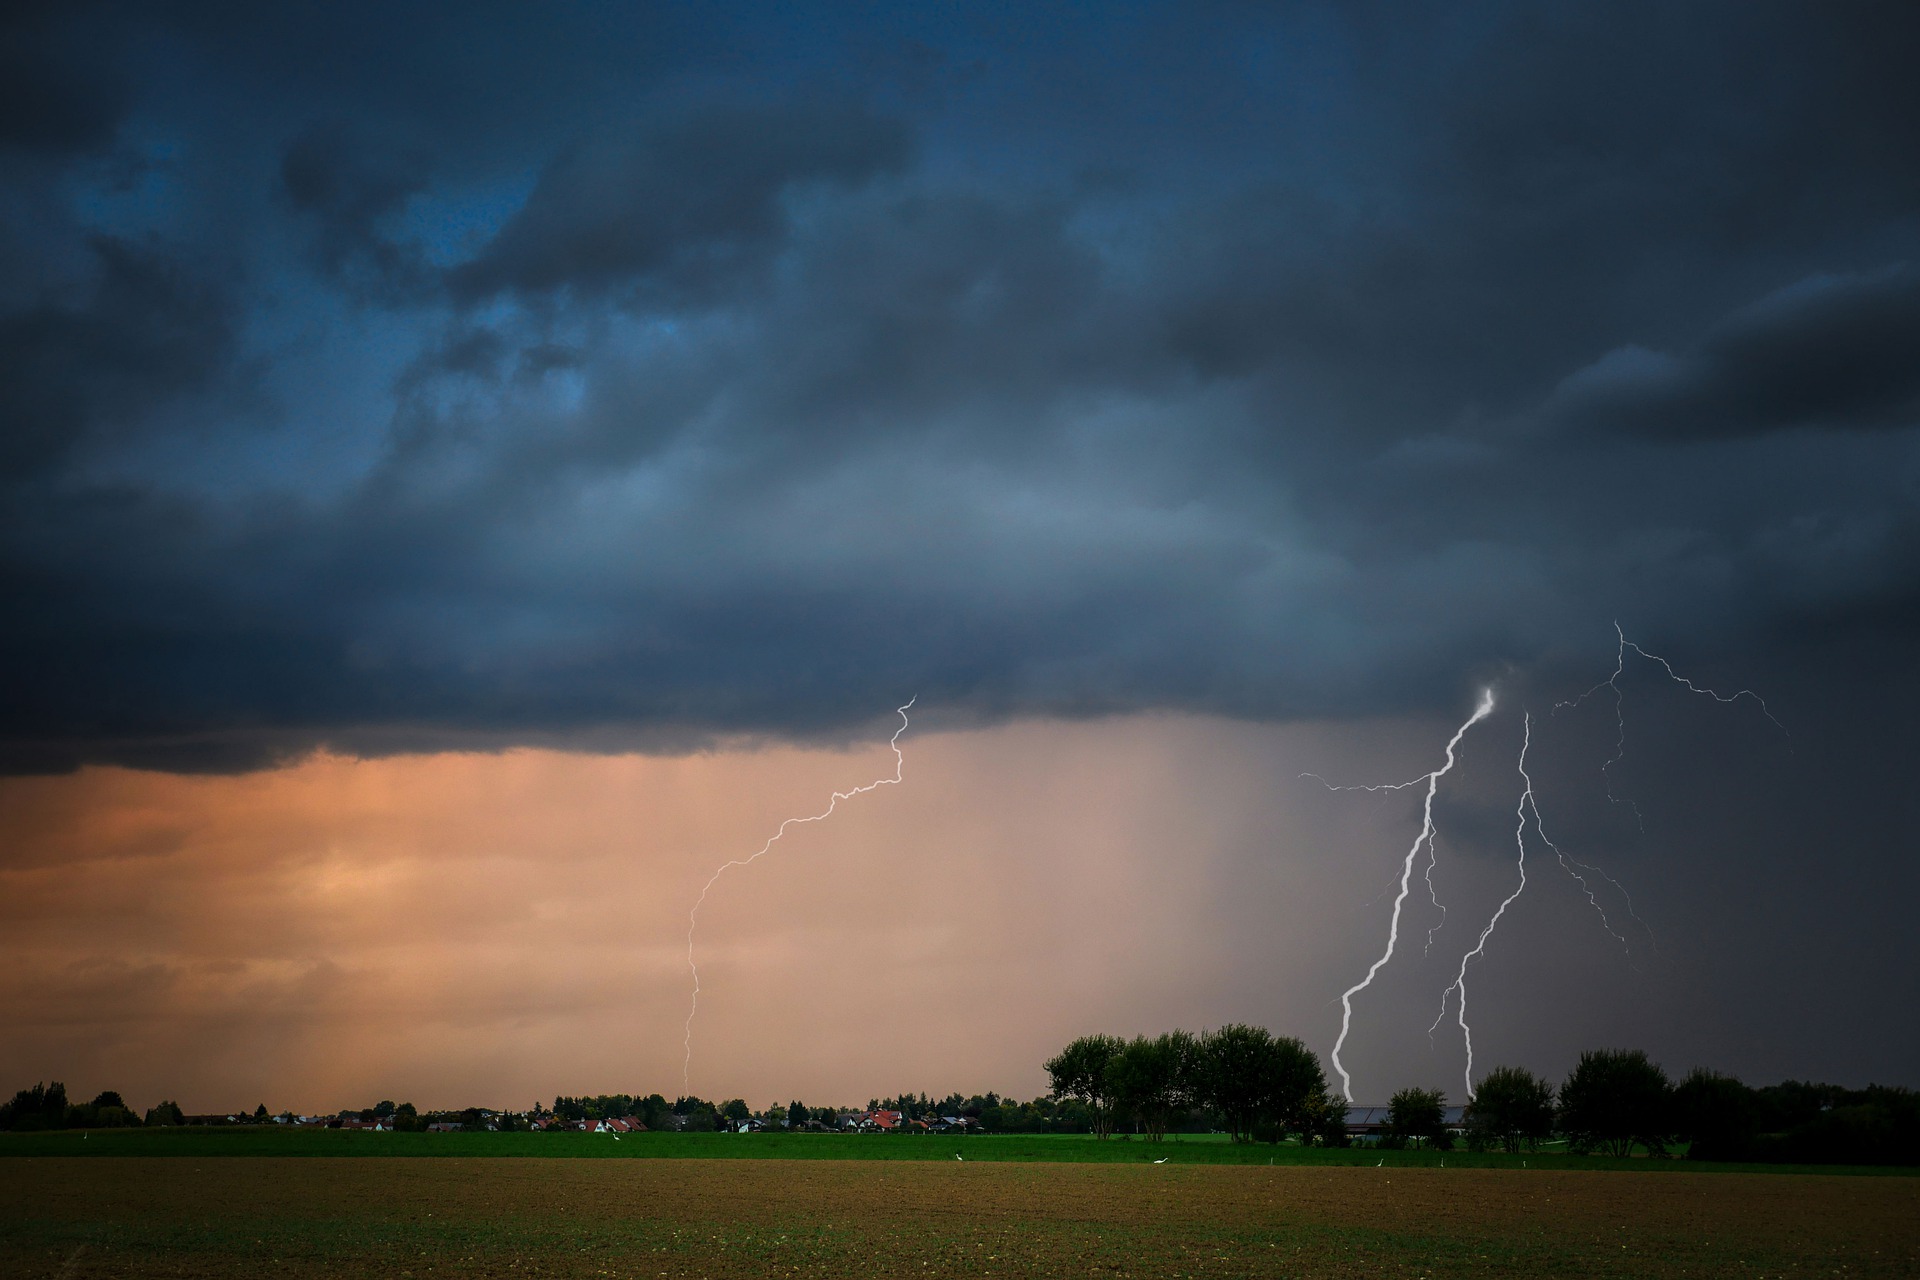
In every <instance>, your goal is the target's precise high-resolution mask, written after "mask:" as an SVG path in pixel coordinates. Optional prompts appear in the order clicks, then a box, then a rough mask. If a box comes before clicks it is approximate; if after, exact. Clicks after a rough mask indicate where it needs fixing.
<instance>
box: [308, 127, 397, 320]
mask: <svg viewBox="0 0 1920 1280" xmlns="http://www.w3.org/2000/svg"><path fill="white" fill-rule="evenodd" d="M426 165H427V158H426V157H425V156H424V155H421V154H407V153H405V152H403V151H399V150H397V149H395V148H393V147H392V146H391V145H389V144H387V143H386V142H384V141H383V140H382V139H380V138H377V137H373V138H369V137H365V136H360V135H356V134H355V133H354V132H353V131H351V130H350V129H348V128H347V127H345V126H335V127H331V128H322V127H315V128H312V129H309V130H308V131H307V132H306V133H303V134H302V135H301V136H300V137H298V138H295V139H294V140H293V142H292V144H291V145H289V146H288V147H287V150H286V153H285V155H284V156H283V157H282V158H281V162H280V181H281V185H282V187H283V188H284V190H285V193H286V196H287V199H288V201H289V202H290V203H291V204H292V205H293V207H294V208H295V209H296V210H298V211H299V212H300V213H301V214H303V215H306V216H307V217H308V219H309V220H310V221H311V223H312V225H313V228H314V251H315V253H316V255H317V257H318V260H319V264H320V266H321V268H322V269H323V270H324V271H326V272H327V273H328V274H329V275H332V276H334V277H336V278H340V279H342V280H343V281H344V282H346V283H348V284H349V285H352V286H355V287H357V288H359V289H362V290H366V289H371V290H375V291H394V290H405V289H406V288H407V287H408V286H409V285H413V286H415V287H417V286H418V284H419V283H420V282H421V277H422V275H423V271H424V264H423V263H422V262H420V261H419V258H418V255H417V253H414V252H412V251H411V249H410V246H407V245H404V244H400V243H396V242H395V240H394V239H393V238H392V237H391V236H390V234H389V233H388V231H387V228H386V226H385V223H386V222H387V220H389V219H391V218H392V217H393V215H395V214H396V213H398V212H399V210H400V209H401V207H402V206H403V205H404V204H405V203H406V201H407V199H408V198H409V197H410V196H413V195H416V194H418V193H419V192H420V191H422V190H424V189H425V187H426V183H427V176H428V175H427V172H426Z"/></svg>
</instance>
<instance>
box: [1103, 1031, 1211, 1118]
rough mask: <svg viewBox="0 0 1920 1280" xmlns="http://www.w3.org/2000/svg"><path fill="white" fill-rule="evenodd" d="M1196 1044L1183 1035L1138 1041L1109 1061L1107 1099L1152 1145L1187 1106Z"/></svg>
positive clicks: (1176, 1033)
mask: <svg viewBox="0 0 1920 1280" xmlns="http://www.w3.org/2000/svg"><path fill="white" fill-rule="evenodd" d="M1198 1052H1199V1051H1198V1042H1197V1041H1196V1040H1195V1039H1194V1037H1193V1036H1191V1035H1189V1034H1188V1033H1187V1032H1185V1031H1171V1032H1168V1033H1167V1034H1165V1035H1160V1036H1154V1037H1153V1038H1151V1039H1149V1038H1147V1037H1146V1036H1138V1037H1136V1038H1134V1039H1133V1040H1131V1041H1129V1042H1128V1043H1127V1044H1125V1045H1123V1046H1122V1047H1121V1048H1120V1051H1119V1052H1117V1053H1115V1054H1114V1055H1113V1056H1112V1057H1111V1058H1109V1059H1108V1060H1107V1067H1106V1086H1107V1094H1108V1096H1109V1097H1110V1098H1111V1099H1112V1101H1113V1104H1114V1107H1115V1109H1116V1111H1117V1112H1118V1113H1121V1114H1125V1115H1130V1116H1132V1117H1134V1119H1135V1120H1136V1121H1138V1122H1139V1124H1140V1127H1141V1128H1142V1129H1144V1130H1145V1131H1146V1134H1147V1137H1148V1139H1149V1140H1150V1141H1153V1142H1158V1141H1160V1139H1161V1137H1162V1135H1164V1134H1165V1133H1166V1131H1167V1122H1168V1120H1169V1119H1170V1118H1171V1117H1172V1116H1173V1114H1174V1113H1175V1112H1176V1111H1179V1110H1183V1109H1184V1108H1186V1107H1188V1106H1190V1105H1191V1101H1190V1100H1191V1098H1192V1096H1193V1081H1194V1074H1195V1063H1196V1060H1197V1058H1198Z"/></svg>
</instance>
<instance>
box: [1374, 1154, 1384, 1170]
mask: <svg viewBox="0 0 1920 1280" xmlns="http://www.w3.org/2000/svg"><path fill="white" fill-rule="evenodd" d="M1386 1163H1387V1158H1386V1157H1385V1156H1381V1157H1380V1163H1379V1164H1376V1165H1375V1166H1373V1167H1374V1168H1376V1169H1378V1168H1380V1167H1382V1166H1383V1165H1385V1164H1386Z"/></svg>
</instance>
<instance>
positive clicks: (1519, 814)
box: [1427, 712, 1604, 1101]
mask: <svg viewBox="0 0 1920 1280" xmlns="http://www.w3.org/2000/svg"><path fill="white" fill-rule="evenodd" d="M1525 725H1526V729H1525V736H1524V737H1522V738H1521V740H1520V766H1519V767H1520V780H1521V782H1522V783H1523V784H1524V789H1523V790H1522V791H1521V792H1520V803H1519V804H1517V805H1515V806H1514V826H1513V842H1514V844H1515V845H1516V846H1517V847H1518V848H1519V851H1520V856H1519V866H1520V883H1519V885H1518V886H1516V887H1515V888H1514V891H1513V892H1512V893H1510V894H1508V895H1507V896H1506V899H1505V900H1504V901H1503V902H1501V904H1500V906H1499V908H1498V909H1497V910H1496V911H1494V913H1493V918H1492V919H1490V920H1488V921H1487V927H1486V928H1484V929H1482V930H1481V931H1480V940H1479V941H1478V942H1476V943H1474V946H1473V950H1471V951H1469V952H1467V954H1465V955H1463V956H1461V957H1460V972H1459V973H1458V974H1456V975H1455V976H1454V979H1453V985H1452V986H1450V987H1448V988H1447V989H1446V990H1445V991H1442V992H1441V993H1440V1013H1439V1016H1438V1017H1436V1018H1434V1020H1433V1026H1431V1027H1428V1028H1427V1034H1428V1035H1429V1036H1431V1035H1432V1034H1433V1033H1434V1031H1435V1030H1436V1029H1437V1028H1438V1027H1439V1026H1440V1023H1441V1020H1442V1019H1444V1018H1445V1017H1446V1016H1447V997H1448V996H1450V995H1454V994H1455V993H1458V995H1459V998H1460V999H1459V1011H1458V1018H1459V1022H1460V1034H1461V1035H1462V1036H1463V1037H1465V1039H1466V1042H1467V1072H1466V1078H1467V1099H1468V1100H1469V1101H1471V1100H1472V1099H1473V1028H1472V1027H1470V1026H1468V1025H1467V965H1468V964H1470V963H1472V962H1473V960H1475V959H1476V958H1478V957H1480V956H1484V955H1485V954H1486V951H1487V939H1488V938H1491V937H1492V936H1493V930H1494V927H1495V926H1496V925H1498V924H1499V923H1500V917H1501V916H1504V915H1505V914H1507V908H1508V907H1510V906H1512V905H1513V902H1514V899H1516V898H1518V897H1519V896H1520V895H1521V894H1523V893H1525V892H1526V891H1527V814H1528V811H1529V810H1533V821H1534V825H1535V827H1538V826H1539V824H1540V813H1539V811H1538V810H1537V809H1533V778H1532V777H1531V776H1530V775H1529V774H1528V773H1527V748H1528V747H1531V746H1532V745H1533V714H1532V713H1531V712H1528V713H1526V718H1525ZM1541 839H1543V840H1544V839H1546V837H1545V836H1542V837H1541ZM1551 843H1552V842H1551V841H1549V842H1548V844H1549V845H1551ZM1555 852H1558V850H1555ZM1602 918H1603V919H1604V917H1602Z"/></svg>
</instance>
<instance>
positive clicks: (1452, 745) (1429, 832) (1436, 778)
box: [1303, 689, 1493, 1102]
mask: <svg viewBox="0 0 1920 1280" xmlns="http://www.w3.org/2000/svg"><path fill="white" fill-rule="evenodd" d="M1492 714H1493V690H1492V689H1482V690H1481V691H1480V705H1479V706H1477V707H1475V708H1474V711H1473V714H1472V715H1471V716H1469V717H1467V721H1466V723H1465V724H1463V725H1461V726H1460V727H1459V728H1458V729H1455V730H1454V731H1453V737H1451V738H1449V739H1448V740H1447V760H1446V763H1445V764H1443V765H1441V766H1440V767H1439V768H1438V769H1435V770H1434V771H1433V772H1431V773H1429V774H1426V775H1425V776H1424V777H1420V778H1415V779H1413V780H1412V781H1410V782H1395V783H1387V784H1385V785H1377V786H1360V787H1334V786H1333V785H1332V784H1331V783H1328V782H1327V781H1326V779H1324V778H1319V777H1318V775H1316V774H1307V775H1303V776H1306V777H1314V778H1316V779H1317V780H1318V781H1319V782H1320V783H1321V784H1322V785H1324V786H1328V787H1329V788H1331V789H1332V790H1335V791H1404V790H1406V789H1407V788H1408V787H1416V786H1419V785H1420V784H1421V783H1422V782H1425V783H1426V784H1427V797H1426V802H1425V804H1424V805H1423V806H1422V808H1421V821H1420V834H1419V835H1417V836H1415V837H1414V840H1413V845H1412V847H1410V848H1409V849H1408V850H1407V856H1406V858H1405V859H1403V860H1402V862H1401V864H1400V892H1399V893H1397V894H1395V895H1394V899H1393V916H1392V918H1391V919H1390V921H1389V922H1388V925H1387V948H1386V950H1385V951H1382V952H1381V953H1380V958H1379V959H1378V960H1375V961H1374V962H1373V964H1372V966H1371V967H1370V968H1368V970H1367V976H1366V977H1364V978H1362V979H1360V981H1359V982H1356V983H1355V984H1354V985H1353V986H1351V987H1348V988H1347V989H1346V990H1345V991H1344V992H1342V993H1341V994H1340V1038H1339V1039H1337V1040H1335V1041H1334V1042H1333V1055H1332V1056H1333V1069H1334V1070H1335V1071H1338V1072H1339V1073H1340V1091H1341V1092H1342V1093H1344V1094H1345V1095H1346V1098H1347V1101H1348V1102H1352V1101H1353V1077H1352V1076H1350V1075H1349V1074H1348V1073H1347V1068H1346V1066H1345V1064H1343V1063H1342V1062H1341V1061H1340V1049H1341V1046H1343V1045H1345V1044H1346V1042H1347V1033H1348V1032H1349V1031H1351V1030H1352V1028H1353V997H1354V995H1355V994H1356V993H1358V992H1361V991H1365V990H1366V989H1367V988H1368V987H1369V986H1371V985H1372V984H1373V977H1374V975H1375V974H1377V973H1379V972H1380V970H1381V969H1382V968H1384V967H1385V966H1386V963H1387V961H1389V960H1391V959H1393V950H1394V947H1395V946H1397V945H1398V944H1399V941H1400V909H1401V907H1403V906H1404V905H1405V904H1406V901H1407V892H1408V889H1409V887H1410V886H1411V884H1412V881H1413V864H1414V862H1415V861H1417V860H1418V859H1419V857H1420V850H1421V849H1422V848H1425V849H1427V850H1428V853H1429V856H1431V853H1432V849H1433V836H1434V827H1433V799H1434V796H1435V795H1436V794H1437V793H1438V792H1439V790H1440V779H1441V778H1443V777H1445V776H1446V775H1447V774H1449V773H1451V772H1452V771H1453V763H1454V753H1455V750H1456V749H1457V748H1458V747H1459V746H1460V740H1461V739H1462V738H1464V737H1466V736H1467V730H1469V729H1471V728H1473V726H1474V725H1476V724H1479V723H1480V722H1481V721H1482V720H1485V719H1486V718H1487V717H1488V716H1490V715H1492ZM1429 884H1431V881H1429Z"/></svg>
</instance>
